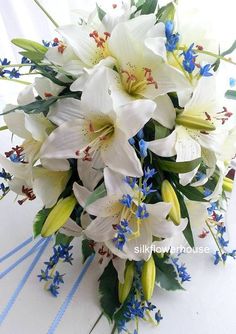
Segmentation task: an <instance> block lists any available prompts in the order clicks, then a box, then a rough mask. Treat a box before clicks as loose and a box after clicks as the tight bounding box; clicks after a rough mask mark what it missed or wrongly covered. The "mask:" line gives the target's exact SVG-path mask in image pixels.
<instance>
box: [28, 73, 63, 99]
mask: <svg viewBox="0 0 236 334" xmlns="http://www.w3.org/2000/svg"><path fill="white" fill-rule="evenodd" d="M34 87H35V90H36V91H37V93H38V95H39V96H40V97H41V98H42V99H43V100H44V99H45V98H47V94H50V95H52V96H58V95H59V94H60V93H61V92H62V91H63V89H64V88H65V87H63V86H59V85H57V84H55V83H54V82H52V81H51V80H49V79H48V78H35V82H34Z"/></svg>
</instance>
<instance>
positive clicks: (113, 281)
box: [99, 261, 120, 320]
mask: <svg viewBox="0 0 236 334" xmlns="http://www.w3.org/2000/svg"><path fill="white" fill-rule="evenodd" d="M99 292H100V294H101V298H100V304H101V308H102V310H103V312H104V314H105V315H106V316H107V317H108V319H110V320H113V316H114V313H115V312H116V311H117V309H118V308H119V307H120V303H119V300H118V275H117V271H116V270H115V268H114V266H113V264H112V261H110V263H109V264H108V266H107V267H106V268H105V270H104V272H103V274H102V276H101V277H100V279H99Z"/></svg>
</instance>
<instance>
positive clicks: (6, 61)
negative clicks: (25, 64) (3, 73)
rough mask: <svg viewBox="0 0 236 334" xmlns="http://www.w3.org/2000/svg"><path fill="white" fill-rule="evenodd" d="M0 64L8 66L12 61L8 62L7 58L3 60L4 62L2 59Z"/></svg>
mask: <svg viewBox="0 0 236 334" xmlns="http://www.w3.org/2000/svg"><path fill="white" fill-rule="evenodd" d="M0 63H1V65H2V66H8V65H10V64H11V62H10V60H8V59H7V58H3V60H2V59H0Z"/></svg>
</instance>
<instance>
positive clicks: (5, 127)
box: [0, 125, 8, 131]
mask: <svg viewBox="0 0 236 334" xmlns="http://www.w3.org/2000/svg"><path fill="white" fill-rule="evenodd" d="M7 129H8V127H7V126H6V125H4V126H1V127H0V131H4V130H7Z"/></svg>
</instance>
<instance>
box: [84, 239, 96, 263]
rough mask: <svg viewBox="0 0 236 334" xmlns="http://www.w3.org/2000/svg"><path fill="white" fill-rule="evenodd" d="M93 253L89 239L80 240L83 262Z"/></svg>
mask: <svg viewBox="0 0 236 334" xmlns="http://www.w3.org/2000/svg"><path fill="white" fill-rule="evenodd" d="M93 253H94V250H93V248H92V247H91V245H90V241H89V240H88V239H84V240H82V254H83V262H85V261H86V260H87V258H88V257H90V255H92V254H93Z"/></svg>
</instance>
